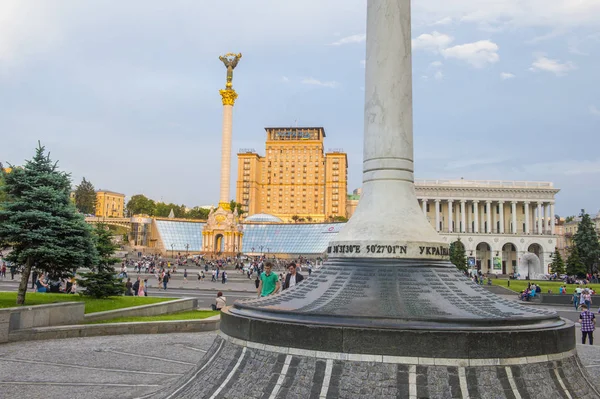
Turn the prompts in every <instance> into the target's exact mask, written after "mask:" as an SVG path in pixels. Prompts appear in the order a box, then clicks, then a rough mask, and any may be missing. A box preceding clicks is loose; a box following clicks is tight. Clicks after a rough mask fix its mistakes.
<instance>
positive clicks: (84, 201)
mask: <svg viewBox="0 0 600 399" xmlns="http://www.w3.org/2000/svg"><path fill="white" fill-rule="evenodd" d="M75 206H76V207H77V209H78V210H79V212H81V213H83V214H84V215H95V214H96V189H95V188H94V185H93V184H92V183H90V182H89V181H87V180H85V177H84V178H83V180H82V181H81V184H79V185H78V186H77V187H75Z"/></svg>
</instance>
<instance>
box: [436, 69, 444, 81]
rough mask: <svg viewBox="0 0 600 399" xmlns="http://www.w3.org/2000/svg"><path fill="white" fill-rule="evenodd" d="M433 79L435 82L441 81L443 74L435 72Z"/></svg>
mask: <svg viewBox="0 0 600 399" xmlns="http://www.w3.org/2000/svg"><path fill="white" fill-rule="evenodd" d="M433 77H434V78H435V80H442V79H444V73H443V72H442V71H437V72H436V73H435V74H434V75H433Z"/></svg>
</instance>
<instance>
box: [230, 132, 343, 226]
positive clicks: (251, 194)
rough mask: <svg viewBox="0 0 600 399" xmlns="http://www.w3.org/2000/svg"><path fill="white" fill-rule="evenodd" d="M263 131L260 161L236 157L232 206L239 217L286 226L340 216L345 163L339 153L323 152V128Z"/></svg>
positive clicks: (252, 155) (250, 153)
mask: <svg viewBox="0 0 600 399" xmlns="http://www.w3.org/2000/svg"><path fill="white" fill-rule="evenodd" d="M265 130H266V133H267V140H266V148H265V156H264V157H262V156H260V155H258V154H257V153H256V152H254V150H241V151H240V152H239V153H238V179H237V190H236V202H239V203H241V204H242V206H243V209H244V215H243V216H244V217H247V216H251V215H254V214H258V213H267V214H271V215H275V216H277V217H279V218H281V219H283V220H284V221H288V222H292V221H307V222H311V221H312V222H323V221H326V220H330V219H332V218H335V217H340V216H341V217H346V192H347V187H348V183H347V175H348V161H347V157H346V154H345V153H344V152H343V151H341V150H331V151H327V152H325V150H324V138H325V129H323V128H322V127H314V128H310V127H286V128H277V127H268V128H265Z"/></svg>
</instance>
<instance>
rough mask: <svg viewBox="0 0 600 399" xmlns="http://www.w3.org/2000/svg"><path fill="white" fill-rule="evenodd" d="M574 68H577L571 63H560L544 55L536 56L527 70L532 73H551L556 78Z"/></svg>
mask: <svg viewBox="0 0 600 399" xmlns="http://www.w3.org/2000/svg"><path fill="white" fill-rule="evenodd" d="M576 68H577V67H576V66H575V64H573V63H572V62H571V61H567V62H564V63H561V62H560V61H559V60H553V59H550V58H547V57H546V56H544V55H538V56H537V58H536V60H535V61H534V62H533V64H531V68H529V70H530V71H534V72H537V71H545V72H552V73H553V74H555V75H557V76H561V75H564V74H566V73H567V72H569V71H572V70H573V69H576Z"/></svg>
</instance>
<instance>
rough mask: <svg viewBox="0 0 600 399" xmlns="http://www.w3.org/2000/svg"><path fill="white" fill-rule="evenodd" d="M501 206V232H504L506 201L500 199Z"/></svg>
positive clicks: (499, 204)
mask: <svg viewBox="0 0 600 399" xmlns="http://www.w3.org/2000/svg"><path fill="white" fill-rule="evenodd" d="M498 206H499V207H500V231H499V233H500V234H504V201H498Z"/></svg>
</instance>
